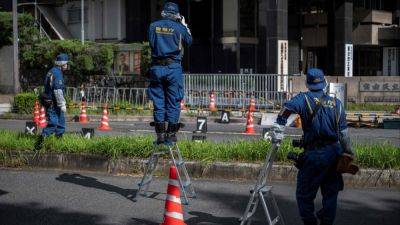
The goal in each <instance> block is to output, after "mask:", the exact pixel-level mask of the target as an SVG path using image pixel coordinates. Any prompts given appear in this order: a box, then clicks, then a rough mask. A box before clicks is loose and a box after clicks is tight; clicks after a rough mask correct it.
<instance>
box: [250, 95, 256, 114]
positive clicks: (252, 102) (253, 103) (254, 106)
mask: <svg viewBox="0 0 400 225" xmlns="http://www.w3.org/2000/svg"><path fill="white" fill-rule="evenodd" d="M249 111H250V112H254V111H256V100H255V99H254V97H253V96H252V97H251V100H250V107H249Z"/></svg>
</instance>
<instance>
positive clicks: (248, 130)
mask: <svg viewBox="0 0 400 225" xmlns="http://www.w3.org/2000/svg"><path fill="white" fill-rule="evenodd" d="M244 133H245V134H255V133H256V132H255V131H254V120H253V112H248V114H247V122H246V131H245V132H244Z"/></svg>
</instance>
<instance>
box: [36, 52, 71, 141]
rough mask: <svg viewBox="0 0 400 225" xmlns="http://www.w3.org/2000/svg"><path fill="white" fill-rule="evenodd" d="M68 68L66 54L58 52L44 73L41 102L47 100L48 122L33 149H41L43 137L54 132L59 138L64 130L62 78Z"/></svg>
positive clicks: (64, 108) (64, 102)
mask: <svg viewBox="0 0 400 225" xmlns="http://www.w3.org/2000/svg"><path fill="white" fill-rule="evenodd" d="M67 69H68V55H66V54H59V55H58V56H57V59H56V61H55V65H54V66H53V68H51V69H50V71H49V72H48V73H47V74H46V77H45V79H44V93H43V95H42V98H45V99H42V102H47V105H46V116H47V118H48V124H47V126H46V127H45V128H44V129H43V131H42V134H41V136H40V137H39V139H38V141H37V142H36V145H35V149H41V148H42V145H43V139H44V137H47V136H50V135H52V134H55V136H56V137H57V138H61V137H62V136H63V134H64V132H65V118H64V113H65V112H66V111H67V108H66V101H65V98H64V91H65V86H64V78H63V71H65V70H67Z"/></svg>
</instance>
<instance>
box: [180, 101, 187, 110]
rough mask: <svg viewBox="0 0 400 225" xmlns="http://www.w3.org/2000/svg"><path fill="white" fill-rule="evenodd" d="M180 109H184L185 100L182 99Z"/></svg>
mask: <svg viewBox="0 0 400 225" xmlns="http://www.w3.org/2000/svg"><path fill="white" fill-rule="evenodd" d="M181 110H186V106H185V100H183V99H182V101H181Z"/></svg>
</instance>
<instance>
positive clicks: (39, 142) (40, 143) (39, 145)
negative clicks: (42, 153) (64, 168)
mask: <svg viewBox="0 0 400 225" xmlns="http://www.w3.org/2000/svg"><path fill="white" fill-rule="evenodd" d="M43 144H44V137H43V136H42V135H40V136H39V137H38V138H37V140H36V143H35V147H34V150H35V151H39V150H40V149H42V148H43Z"/></svg>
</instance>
